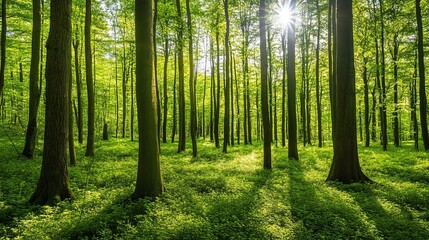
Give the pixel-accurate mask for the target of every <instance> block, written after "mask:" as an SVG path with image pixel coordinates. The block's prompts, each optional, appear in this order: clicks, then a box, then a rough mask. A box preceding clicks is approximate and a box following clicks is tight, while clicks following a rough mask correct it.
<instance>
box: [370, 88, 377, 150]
mask: <svg viewBox="0 0 429 240" xmlns="http://www.w3.org/2000/svg"><path fill="white" fill-rule="evenodd" d="M376 88H377V84H374V87H373V89H372V92H371V96H372V107H371V108H372V109H371V112H372V114H371V118H372V121H371V122H372V128H371V139H372V141H373V142H376V141H377V111H376V105H377V98H376V96H375V91H376Z"/></svg>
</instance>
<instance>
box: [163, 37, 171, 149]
mask: <svg viewBox="0 0 429 240" xmlns="http://www.w3.org/2000/svg"><path fill="white" fill-rule="evenodd" d="M168 43H169V40H168V35H167V36H166V37H165V44H164V118H163V119H162V120H163V122H162V142H163V143H167V114H168V94H167V90H168V82H167V76H168V74H167V73H168V72H167V68H168V56H169V52H168V49H169V45H168Z"/></svg>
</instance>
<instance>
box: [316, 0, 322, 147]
mask: <svg viewBox="0 0 429 240" xmlns="http://www.w3.org/2000/svg"><path fill="white" fill-rule="evenodd" d="M316 9H317V40H316V41H317V43H316V105H317V139H318V146H319V147H322V146H323V135H322V134H323V133H322V103H321V102H322V96H321V89H320V72H319V71H320V9H319V0H316Z"/></svg>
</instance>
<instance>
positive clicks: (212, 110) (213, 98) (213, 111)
mask: <svg viewBox="0 0 429 240" xmlns="http://www.w3.org/2000/svg"><path fill="white" fill-rule="evenodd" d="M210 65H211V66H210V141H213V140H214V115H215V114H216V94H215V62H214V49H213V41H212V39H211V38H210Z"/></svg>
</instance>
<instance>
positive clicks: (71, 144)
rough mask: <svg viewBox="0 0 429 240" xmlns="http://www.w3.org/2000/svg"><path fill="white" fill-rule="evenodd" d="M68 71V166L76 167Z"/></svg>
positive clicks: (71, 86)
mask: <svg viewBox="0 0 429 240" xmlns="http://www.w3.org/2000/svg"><path fill="white" fill-rule="evenodd" d="M70 63H71V49H70ZM69 71H70V79H69V82H68V85H69V89H68V95H67V102H68V104H69V109H68V110H69V112H68V118H69V119H68V120H69V122H68V125H69V126H68V131H69V139H68V142H69V159H70V165H72V166H76V151H75V148H74V132H73V108H72V88H73V84H72V79H73V78H72V69H71V67H70V68H69Z"/></svg>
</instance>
